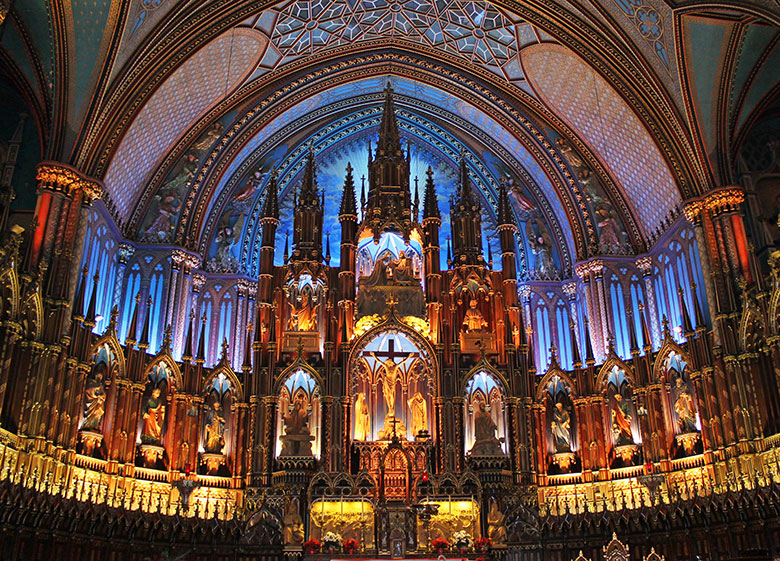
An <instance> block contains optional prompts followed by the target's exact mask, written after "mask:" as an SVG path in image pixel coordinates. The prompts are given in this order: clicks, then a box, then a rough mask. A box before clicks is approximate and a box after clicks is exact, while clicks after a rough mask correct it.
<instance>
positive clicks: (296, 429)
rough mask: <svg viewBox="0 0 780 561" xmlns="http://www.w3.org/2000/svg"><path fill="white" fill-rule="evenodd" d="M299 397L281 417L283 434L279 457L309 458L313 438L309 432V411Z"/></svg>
mask: <svg viewBox="0 0 780 561" xmlns="http://www.w3.org/2000/svg"><path fill="white" fill-rule="evenodd" d="M307 409H308V408H307V406H306V404H305V403H304V401H303V398H302V397H301V396H300V395H299V396H298V397H296V398H295V401H294V402H293V403H292V405H291V406H290V407H289V409H288V411H287V413H286V414H285V415H284V417H282V421H283V422H284V434H283V435H282V436H281V437H280V438H281V439H282V452H281V454H280V455H281V456H311V455H312V453H311V443H312V441H313V440H314V437H313V436H312V435H311V432H310V431H309V411H308V410H307Z"/></svg>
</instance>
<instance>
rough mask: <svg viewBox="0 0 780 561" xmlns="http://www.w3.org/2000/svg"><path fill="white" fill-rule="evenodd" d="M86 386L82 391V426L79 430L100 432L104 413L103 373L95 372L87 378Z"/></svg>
mask: <svg viewBox="0 0 780 561" xmlns="http://www.w3.org/2000/svg"><path fill="white" fill-rule="evenodd" d="M86 386H87V387H86V389H85V390H84V424H83V425H82V426H81V428H82V429H87V430H91V431H96V432H100V425H101V423H102V422H103V415H105V412H106V389H105V385H104V381H103V372H101V371H100V370H97V371H96V372H95V374H94V375H93V376H90V377H89V378H87V384H86Z"/></svg>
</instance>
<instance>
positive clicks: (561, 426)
mask: <svg viewBox="0 0 780 561" xmlns="http://www.w3.org/2000/svg"><path fill="white" fill-rule="evenodd" d="M550 432H551V433H552V438H553V444H554V445H555V452H556V453H557V452H571V415H569V411H568V410H567V409H566V408H564V406H563V402H561V401H558V402H556V404H555V408H554V409H553V413H552V422H551V423H550Z"/></svg>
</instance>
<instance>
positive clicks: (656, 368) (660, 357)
mask: <svg viewBox="0 0 780 561" xmlns="http://www.w3.org/2000/svg"><path fill="white" fill-rule="evenodd" d="M673 352H674V353H677V354H679V355H680V356H681V357H682V359H683V360H684V361H685V363H686V364H690V356H688V353H687V352H685V350H683V348H682V347H681V346H680V345H678V344H677V343H676V342H675V341H674V340H673V339H672V338H671V337H666V339H665V340H664V342H663V344H662V345H661V349H660V350H659V351H658V354H657V355H655V362H654V363H653V378H652V380H653V381H655V382H663V381H664V380H662V379H661V378H662V377H663V375H664V366H663V365H664V362H666V359H667V358H669V355H670V354H671V353H673Z"/></svg>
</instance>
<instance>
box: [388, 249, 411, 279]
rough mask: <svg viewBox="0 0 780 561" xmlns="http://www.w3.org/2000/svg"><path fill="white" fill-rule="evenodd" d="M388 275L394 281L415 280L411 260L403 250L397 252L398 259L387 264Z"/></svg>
mask: <svg viewBox="0 0 780 561" xmlns="http://www.w3.org/2000/svg"><path fill="white" fill-rule="evenodd" d="M387 269H388V272H389V275H388V277H390V279H392V280H393V281H394V282H407V281H412V280H415V277H414V270H413V269H412V260H411V259H409V258H408V257H407V256H406V252H405V251H401V252H399V254H398V259H394V260H392V261H390V263H389V264H388V265H387Z"/></svg>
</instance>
